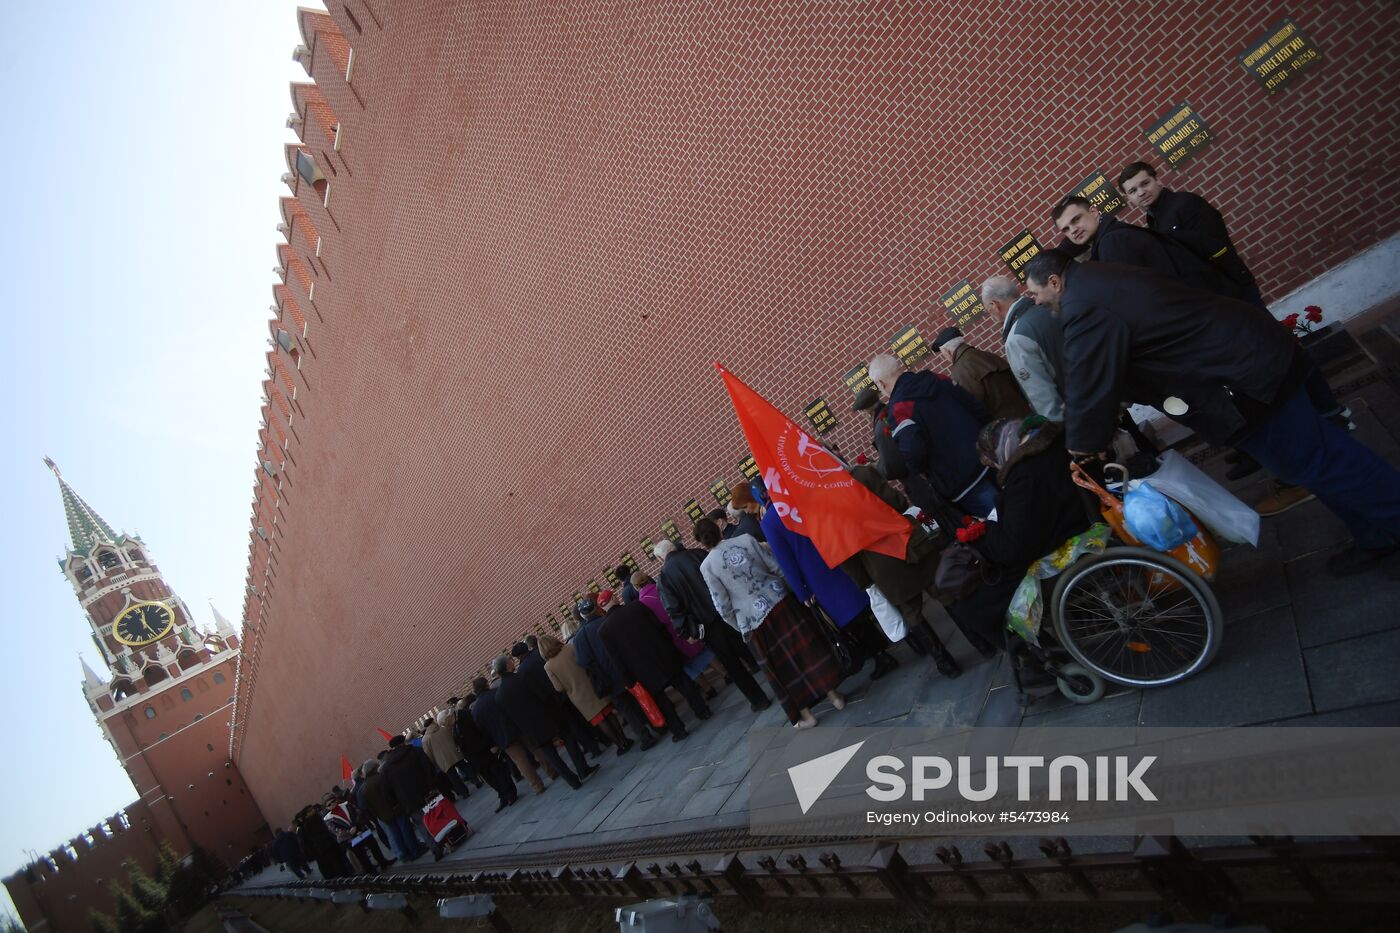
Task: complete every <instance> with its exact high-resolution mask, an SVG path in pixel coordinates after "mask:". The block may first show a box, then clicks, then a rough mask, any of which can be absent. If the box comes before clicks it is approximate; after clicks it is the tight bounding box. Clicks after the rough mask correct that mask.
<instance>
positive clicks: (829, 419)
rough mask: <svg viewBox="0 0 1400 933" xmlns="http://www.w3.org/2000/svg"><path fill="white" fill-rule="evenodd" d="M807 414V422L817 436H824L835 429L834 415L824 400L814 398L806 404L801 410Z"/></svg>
mask: <svg viewBox="0 0 1400 933" xmlns="http://www.w3.org/2000/svg"><path fill="white" fill-rule="evenodd" d="M802 410H803V411H804V412H806V414H807V420H808V421H810V422H812V430H814V431H816V432H817V433H818V434H825V433H826V432H827V431H830V430H831V429H832V428H834V427H836V415H834V414H832V411H831V409H830V408H829V407H828V406H827V404H826V399H824V398H815V399H813V400H812V401H810V402H808V403H807V405H806V407H805V408H803V409H802Z"/></svg>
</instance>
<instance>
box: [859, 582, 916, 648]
mask: <svg viewBox="0 0 1400 933" xmlns="http://www.w3.org/2000/svg"><path fill="white" fill-rule="evenodd" d="M865 594H866V595H867V596H869V597H870V610H871V611H872V612H874V613H875V620H876V621H877V622H879V623H880V628H881V629H882V630H884V633H885V637H886V638H888V639H889V640H890V641H892V642H898V641H903V640H904V636H905V635H908V634H909V629H907V628H905V626H904V616H902V615H900V614H899V610H898V609H896V608H895V607H894V604H892V603H891V602H890V601H889V600H888V599H886V598H885V594H884V593H881V592H880V588H879V587H878V586H870V587H867V588H866V590H865Z"/></svg>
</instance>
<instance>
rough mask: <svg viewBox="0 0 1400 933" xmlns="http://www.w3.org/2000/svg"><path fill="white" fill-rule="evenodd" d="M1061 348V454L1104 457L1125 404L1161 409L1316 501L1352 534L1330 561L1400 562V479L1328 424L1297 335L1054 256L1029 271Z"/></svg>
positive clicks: (1351, 567)
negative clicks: (1312, 396) (1060, 336)
mask: <svg viewBox="0 0 1400 933" xmlns="http://www.w3.org/2000/svg"><path fill="white" fill-rule="evenodd" d="M1026 284H1027V287H1028V288H1029V289H1030V291H1031V293H1032V294H1033V295H1034V296H1035V298H1036V301H1037V302H1038V303H1040V304H1043V305H1045V306H1046V307H1047V308H1050V309H1051V310H1052V311H1053V312H1055V313H1056V314H1057V315H1058V316H1059V318H1060V323H1061V325H1062V326H1063V328H1064V337H1065V372H1066V374H1067V377H1066V385H1065V444H1066V446H1067V447H1069V449H1070V453H1071V454H1072V455H1075V456H1077V457H1080V458H1092V457H1102V455H1103V454H1104V452H1105V451H1107V449H1108V447H1109V444H1110V442H1111V441H1112V438H1113V432H1114V429H1115V426H1116V424H1117V421H1118V406H1119V404H1120V403H1121V402H1123V401H1133V402H1141V403H1145V404H1149V405H1155V406H1157V407H1158V408H1160V409H1161V410H1162V411H1164V412H1166V413H1167V414H1168V415H1169V416H1171V417H1172V418H1174V419H1175V420H1177V421H1179V422H1181V423H1182V424H1185V425H1187V426H1188V427H1190V428H1192V429H1193V430H1195V431H1196V432H1197V433H1199V434H1200V435H1201V436H1202V437H1204V438H1205V439H1206V440H1207V441H1210V442H1211V443H1214V444H1220V445H1233V446H1236V447H1238V448H1240V449H1241V450H1243V451H1244V452H1245V453H1247V454H1249V455H1250V456H1252V457H1254V458H1255V459H1256V460H1258V461H1259V462H1260V463H1262V464H1264V466H1266V467H1268V468H1269V469H1270V470H1272V471H1273V472H1274V474H1275V475H1276V476H1278V477H1279V478H1280V479H1282V480H1284V481H1285V482H1289V483H1295V484H1297V485H1299V486H1303V487H1306V488H1307V489H1309V490H1311V491H1312V492H1313V493H1314V494H1315V495H1316V496H1317V497H1318V499H1320V500H1322V502H1323V504H1324V505H1326V506H1327V507H1328V508H1329V509H1331V510H1332V511H1333V512H1334V513H1336V514H1337V516H1338V517H1339V518H1341V519H1342V521H1343V522H1345V523H1346V525H1347V529H1348V530H1349V531H1350V532H1351V535H1352V544H1351V546H1350V547H1349V548H1347V549H1346V550H1345V551H1342V552H1340V553H1338V554H1333V555H1332V556H1331V557H1330V558H1329V559H1328V561H1327V566H1328V569H1329V570H1331V571H1332V572H1333V573H1334V574H1338V575H1347V574H1351V573H1358V572H1361V571H1363V570H1368V569H1370V568H1372V567H1374V566H1375V565H1377V564H1378V563H1379V562H1380V561H1382V560H1384V559H1386V558H1388V557H1389V556H1390V555H1392V554H1394V553H1396V552H1400V472H1397V471H1396V469H1395V468H1394V467H1393V466H1391V465H1390V464H1389V463H1387V462H1386V461H1385V460H1383V459H1381V458H1380V457H1378V456H1377V455H1376V454H1375V453H1374V452H1373V451H1371V450H1370V449H1368V448H1366V447H1365V446H1363V445H1362V444H1360V443H1358V442H1357V441H1356V440H1355V439H1354V438H1352V436H1351V435H1350V434H1349V433H1348V432H1347V431H1345V430H1343V429H1342V428H1340V427H1338V426H1337V425H1336V424H1334V423H1333V422H1331V421H1329V420H1327V419H1326V418H1324V417H1322V416H1321V415H1320V414H1319V413H1318V412H1317V410H1316V408H1315V407H1314V406H1313V405H1312V404H1311V403H1310V401H1309V400H1308V396H1307V392H1306V391H1305V390H1304V389H1303V387H1302V386H1303V380H1304V378H1305V377H1306V373H1307V366H1306V364H1305V363H1304V361H1303V360H1302V357H1301V353H1300V351H1299V349H1298V346H1297V344H1296V343H1295V342H1294V340H1293V336H1292V335H1291V334H1290V333H1288V332H1287V331H1286V330H1284V329H1283V328H1281V327H1279V326H1278V324H1277V323H1275V322H1274V321H1272V320H1271V319H1269V318H1268V317H1266V316H1265V315H1262V314H1260V313H1259V312H1258V309H1257V308H1255V307H1253V306H1252V305H1249V304H1247V303H1246V302H1243V301H1236V300H1231V299H1228V298H1222V297H1220V296H1218V295H1211V294H1207V293H1204V292H1201V291H1198V290H1196V289H1193V288H1189V287H1186V286H1183V285H1182V284H1181V283H1180V282H1179V281H1177V280H1175V279H1172V278H1168V277H1166V276H1160V275H1157V274H1155V273H1152V272H1149V271H1146V270H1143V269H1137V268H1133V267H1131V266H1124V265H1119V264H1117V263H1107V262H1099V263H1083V264H1075V263H1074V262H1073V259H1072V258H1071V257H1070V256H1069V254H1067V253H1064V252H1062V251H1060V250H1056V249H1051V250H1046V251H1045V252H1043V253H1041V254H1040V255H1039V256H1037V257H1036V258H1035V259H1033V260H1031V262H1030V263H1029V264H1028V265H1027V267H1026Z"/></svg>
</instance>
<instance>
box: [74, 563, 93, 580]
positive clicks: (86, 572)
mask: <svg viewBox="0 0 1400 933" xmlns="http://www.w3.org/2000/svg"><path fill="white" fill-rule="evenodd" d="M74 576H76V577H77V578H78V582H79V583H83V582H86V581H88V580H91V579H92V568H91V567H89V566H88V565H87V564H82V565H80V566H79V567H78V569H77V571H76V572H75V573H74Z"/></svg>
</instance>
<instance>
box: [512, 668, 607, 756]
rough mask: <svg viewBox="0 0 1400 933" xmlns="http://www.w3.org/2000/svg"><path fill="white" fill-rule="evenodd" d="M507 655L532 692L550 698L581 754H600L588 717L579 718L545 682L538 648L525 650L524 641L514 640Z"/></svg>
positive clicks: (547, 678) (574, 707)
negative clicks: (527, 682) (509, 655)
mask: <svg viewBox="0 0 1400 933" xmlns="http://www.w3.org/2000/svg"><path fill="white" fill-rule="evenodd" d="M522 649H524V650H522ZM510 654H511V657H512V658H514V659H515V673H516V674H518V675H520V676H521V677H524V678H526V679H527V680H529V682H530V689H531V690H533V691H534V692H535V693H537V694H539V695H540V696H546V697H550V698H551V699H552V700H553V702H554V705H555V707H556V709H555V712H556V714H557V715H558V716H559V721H560V723H561V724H562V726H563V727H564V728H565V729H567V730H568V731H569V733H570V734H571V735H572V736H573V737H574V741H575V742H577V743H578V744H579V748H581V749H583V752H584V754H585V755H588V756H590V757H593V758H597V757H598V756H599V755H600V754H602V751H603V750H602V748H601V747H600V746H599V745H598V739H597V738H596V737H595V736H594V734H593V727H592V726H590V725H589V724H588V720H586V719H584V718H583V716H582V714H580V713H579V711H578V707H576V706H574V704H573V703H571V702H569V698H568V697H567V696H565V695H564V694H562V693H560V692H559V691H558V690H555V689H554V685H553V684H552V683H550V682H549V675H548V674H546V673H545V670H544V656H543V655H542V654H540V653H539V652H538V651H531V650H529V649H527V648H526V647H525V643H524V642H516V643H515V644H514V645H513V646H512V647H511V649H510Z"/></svg>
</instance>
